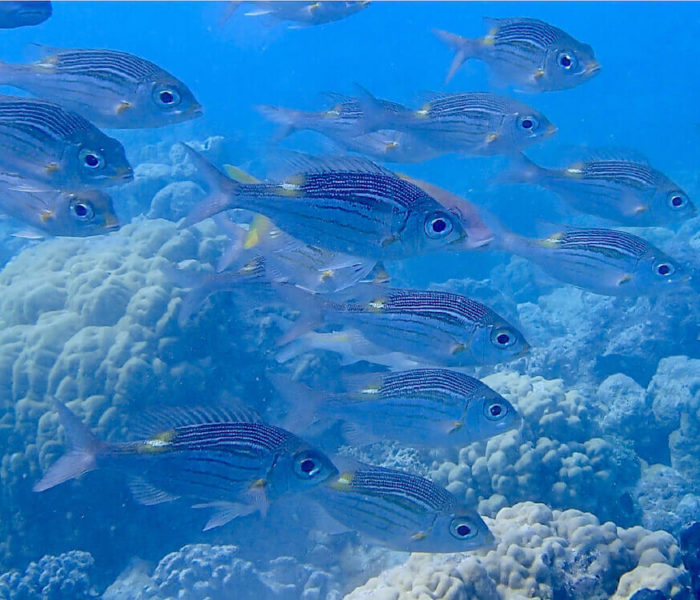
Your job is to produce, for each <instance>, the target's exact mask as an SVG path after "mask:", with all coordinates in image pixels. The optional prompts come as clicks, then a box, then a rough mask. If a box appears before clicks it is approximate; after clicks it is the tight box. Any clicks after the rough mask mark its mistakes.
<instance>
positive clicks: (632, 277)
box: [498, 228, 689, 296]
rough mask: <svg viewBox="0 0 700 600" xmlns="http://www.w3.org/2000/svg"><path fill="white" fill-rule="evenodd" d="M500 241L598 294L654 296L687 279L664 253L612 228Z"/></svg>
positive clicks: (509, 237) (563, 278)
mask: <svg viewBox="0 0 700 600" xmlns="http://www.w3.org/2000/svg"><path fill="white" fill-rule="evenodd" d="M498 239H499V240H500V243H501V245H502V247H503V248H504V249H506V250H508V251H509V252H512V253H513V254H518V255H520V256H523V257H525V258H527V259H528V260H531V261H532V262H534V263H536V264H538V265H540V266H541V267H543V268H544V270H545V271H546V273H547V274H548V275H551V276H552V277H554V278H555V279H558V280H559V281H563V282H565V283H570V284H572V285H575V286H577V287H580V288H583V289H585V290H588V291H591V292H595V293H596V294H602V295H607V296H637V295H640V296H641V295H652V294H657V293H659V292H662V291H664V290H669V289H674V288H679V287H681V284H683V283H684V282H686V281H688V279H689V274H688V273H687V272H686V271H685V270H684V269H683V267H682V266H681V265H680V264H678V263H677V262H676V261H674V260H673V259H672V258H671V257H669V256H667V255H666V254H665V253H664V252H662V251H661V250H659V249H658V248H656V247H654V246H653V245H651V244H650V243H649V242H647V241H646V240H644V239H642V238H640V237H637V236H636V235H632V234H631V233H626V232H624V231H617V230H615V229H593V228H588V229H586V228H570V229H566V230H564V231H561V232H558V233H554V234H552V235H550V236H549V237H547V238H544V239H536V240H533V239H528V238H523V237H521V236H518V235H515V234H508V233H506V234H504V235H501V236H499V238H498Z"/></svg>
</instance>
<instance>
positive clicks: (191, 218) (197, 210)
mask: <svg viewBox="0 0 700 600" xmlns="http://www.w3.org/2000/svg"><path fill="white" fill-rule="evenodd" d="M182 145H183V147H184V148H185V152H186V153H187V156H188V157H189V158H190V160H191V161H192V163H193V164H194V166H195V167H196V169H197V173H198V174H199V176H200V177H201V180H202V183H204V184H205V185H206V187H207V188H208V195H207V196H206V197H205V198H203V199H202V200H200V201H199V202H198V203H197V204H196V205H195V206H194V207H193V208H192V210H190V212H189V214H188V215H187V216H186V217H185V220H184V223H183V224H182V225H181V227H189V226H190V225H194V224H195V223H199V222H200V221H203V220H204V219H206V218H207V217H211V216H212V215H215V214H217V213H220V212H222V211H224V210H228V209H229V208H236V202H235V197H236V195H237V190H238V188H239V187H240V184H239V183H236V182H235V181H233V180H231V179H229V178H228V177H226V175H224V174H223V173H222V172H221V171H219V169H217V168H216V167H215V166H214V165H213V164H211V163H210V162H209V161H208V160H207V159H206V158H204V157H203V156H202V155H201V154H200V153H199V152H197V151H196V150H194V149H192V148H190V147H189V146H188V145H187V144H182Z"/></svg>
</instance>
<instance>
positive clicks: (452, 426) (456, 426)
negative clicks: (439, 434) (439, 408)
mask: <svg viewBox="0 0 700 600" xmlns="http://www.w3.org/2000/svg"><path fill="white" fill-rule="evenodd" d="M462 427H464V423H463V422H462V421H453V422H452V423H448V426H447V433H448V435H449V434H451V433H455V431H459V430H460V429H462Z"/></svg>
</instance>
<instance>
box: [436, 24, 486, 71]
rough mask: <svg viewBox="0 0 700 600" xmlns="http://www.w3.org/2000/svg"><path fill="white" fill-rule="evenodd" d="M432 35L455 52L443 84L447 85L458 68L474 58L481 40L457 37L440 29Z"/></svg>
mask: <svg viewBox="0 0 700 600" xmlns="http://www.w3.org/2000/svg"><path fill="white" fill-rule="evenodd" d="M433 33H435V35H436V36H438V37H439V38H440V39H441V40H442V41H443V42H445V43H446V44H447V45H448V46H449V47H450V48H452V49H453V50H454V51H455V55H454V57H453V58H452V63H451V64H450V69H449V71H448V72H447V76H446V77H445V83H447V82H449V81H450V79H452V78H453V77H454V75H455V73H456V72H457V71H459V68H460V67H461V66H462V65H463V64H464V63H465V62H467V61H468V60H469V59H470V58H472V57H474V56H476V54H477V52H478V47H479V45H480V44H481V40H474V39H470V38H465V37H462V36H461V35H457V34H456V33H450V32H449V31H443V30H442V29H434V30H433Z"/></svg>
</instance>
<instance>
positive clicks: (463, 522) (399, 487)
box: [310, 465, 494, 552]
mask: <svg viewBox="0 0 700 600" xmlns="http://www.w3.org/2000/svg"><path fill="white" fill-rule="evenodd" d="M310 498H313V499H315V500H316V501H317V502H318V504H320V506H321V507H322V508H323V509H324V510H325V511H326V512H327V513H328V515H330V516H331V517H332V518H333V519H335V520H336V521H338V522H339V523H341V524H342V525H343V526H345V527H347V528H349V529H352V530H355V531H357V532H359V533H360V534H362V535H365V536H367V537H369V538H370V539H372V540H374V541H375V542H376V543H378V544H379V545H381V546H384V547H386V548H391V549H393V550H400V551H404V552H465V551H467V550H474V549H476V548H484V547H488V546H490V545H492V544H493V542H494V538H493V534H492V533H491V532H490V531H489V528H488V527H487V525H486V523H484V521H483V519H482V518H481V517H480V516H479V515H478V514H477V512H476V511H475V510H474V509H472V508H469V507H468V506H465V505H464V504H462V503H460V502H459V501H458V500H457V499H456V498H455V497H454V496H453V495H452V494H450V493H449V492H448V491H447V490H446V489H444V488H442V487H440V486H438V485H436V484H435V483H433V482H432V481H430V480H429V479H424V478H423V477H419V476H417V475H412V474H410V473H405V472H403V471H397V470H394V469H386V468H383V467H374V466H370V465H362V466H358V467H357V468H355V469H353V470H351V471H345V472H343V473H341V474H339V475H337V476H336V477H334V478H332V479H330V480H329V481H328V482H327V483H326V484H324V485H322V486H319V487H317V488H316V489H315V490H314V492H313V494H312V495H310Z"/></svg>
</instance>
